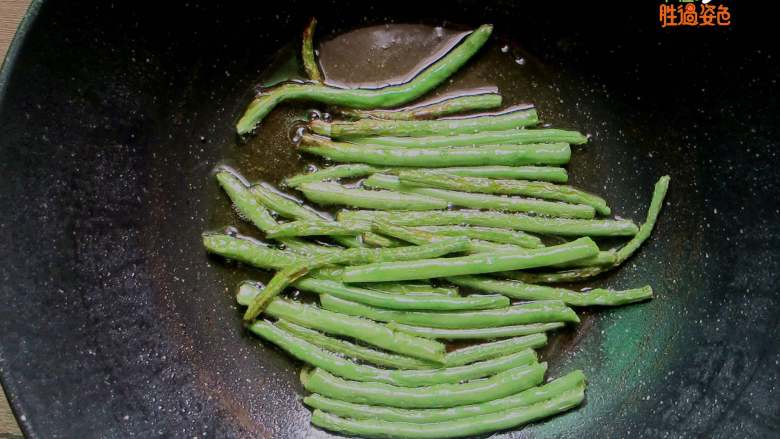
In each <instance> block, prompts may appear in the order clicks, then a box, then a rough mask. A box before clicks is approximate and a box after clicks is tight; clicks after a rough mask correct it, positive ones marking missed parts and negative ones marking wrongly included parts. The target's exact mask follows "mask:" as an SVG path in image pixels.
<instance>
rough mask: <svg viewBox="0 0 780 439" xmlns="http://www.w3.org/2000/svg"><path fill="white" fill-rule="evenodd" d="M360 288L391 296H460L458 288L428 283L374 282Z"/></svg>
mask: <svg viewBox="0 0 780 439" xmlns="http://www.w3.org/2000/svg"><path fill="white" fill-rule="evenodd" d="M360 286H361V287H363V288H368V289H371V290H376V291H382V292H385V293H391V294H444V295H446V296H457V295H458V294H459V293H458V288H456V287H451V286H446V287H441V286H439V287H434V286H433V285H431V284H426V283H408V282H374V283H367V284H363V285H360Z"/></svg>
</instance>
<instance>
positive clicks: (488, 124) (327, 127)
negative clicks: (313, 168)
mask: <svg viewBox="0 0 780 439" xmlns="http://www.w3.org/2000/svg"><path fill="white" fill-rule="evenodd" d="M537 123H539V117H538V116H537V114H536V109H535V108H528V107H519V108H518V107H515V108H510V109H508V110H507V111H505V112H502V113H496V114H486V115H476V116H469V117H463V118H451V119H437V120H377V119H360V120H357V121H355V122H340V121H336V122H325V121H324V120H321V119H316V120H312V121H311V122H309V128H310V129H311V130H312V132H314V133H317V134H320V135H323V136H328V137H330V138H333V139H344V138H355V137H366V136H387V135H390V136H439V135H444V136H452V135H455V134H465V133H479V132H483V131H500V130H512V129H517V128H524V127H527V126H532V125H536V124H537ZM536 143H542V142H536Z"/></svg>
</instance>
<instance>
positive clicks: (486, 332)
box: [387, 322, 565, 340]
mask: <svg viewBox="0 0 780 439" xmlns="http://www.w3.org/2000/svg"><path fill="white" fill-rule="evenodd" d="M387 326H388V327H389V328H392V329H393V330H395V331H400V332H404V333H406V334H409V335H414V336H416V337H423V338H433V339H445V340H478V339H483V340H493V339H497V338H505V337H518V336H521V335H528V334H536V333H540V332H547V331H553V330H555V329H559V328H563V327H564V326H565V324H564V323H563V322H552V323H531V324H528V325H513V326H498V327H495V328H477V329H441V328H427V327H423V326H412V325H402V324H399V323H395V322H390V323H388V324H387Z"/></svg>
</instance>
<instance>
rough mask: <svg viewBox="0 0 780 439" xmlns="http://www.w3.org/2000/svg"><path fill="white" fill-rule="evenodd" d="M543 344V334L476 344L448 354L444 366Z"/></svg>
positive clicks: (544, 342)
mask: <svg viewBox="0 0 780 439" xmlns="http://www.w3.org/2000/svg"><path fill="white" fill-rule="evenodd" d="M545 344H547V336H546V335H544V334H543V333H541V334H531V335H526V336H523V337H513V338H508V339H506V340H501V341H494V342H490V343H483V344H477V345H474V346H469V347H466V348H460V349H456V350H454V351H452V352H448V353H447V355H446V356H445V357H444V364H446V365H447V366H449V367H453V366H462V365H464V364H470V363H475V362H477V361H484V360H488V359H490V358H496V357H503V356H505V355H510V354H513V353H515V352H520V351H523V350H526V349H534V348H538V347H541V346H544V345H545Z"/></svg>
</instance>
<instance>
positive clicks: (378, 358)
mask: <svg viewBox="0 0 780 439" xmlns="http://www.w3.org/2000/svg"><path fill="white" fill-rule="evenodd" d="M274 325H275V326H277V327H279V328H281V329H283V330H285V331H287V332H289V333H291V334H293V335H295V336H297V337H300V338H302V339H304V340H306V341H308V342H309V343H311V344H313V345H315V346H319V347H321V348H323V349H326V350H329V351H331V352H335V353H337V354H342V355H346V356H347V357H350V358H355V359H357V360H362V361H365V362H368V363H371V364H375V365H377V366H383V367H390V368H393V369H434V368H437V367H439V365H437V364H436V363H432V362H429V361H423V360H418V359H417V358H412V357H407V356H405V355H398V354H393V353H390V352H385V351H380V350H376V349H372V348H369V347H366V346H362V345H359V344H355V343H352V342H349V341H347V340H342V339H340V338H335V337H329V336H327V335H325V334H323V333H321V332H317V331H315V330H313V329H309V328H305V327H303V326H300V325H296V324H295V323H290V322H288V321H287V320H277V321H276V323H275V324H274ZM448 355H449V354H448Z"/></svg>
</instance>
